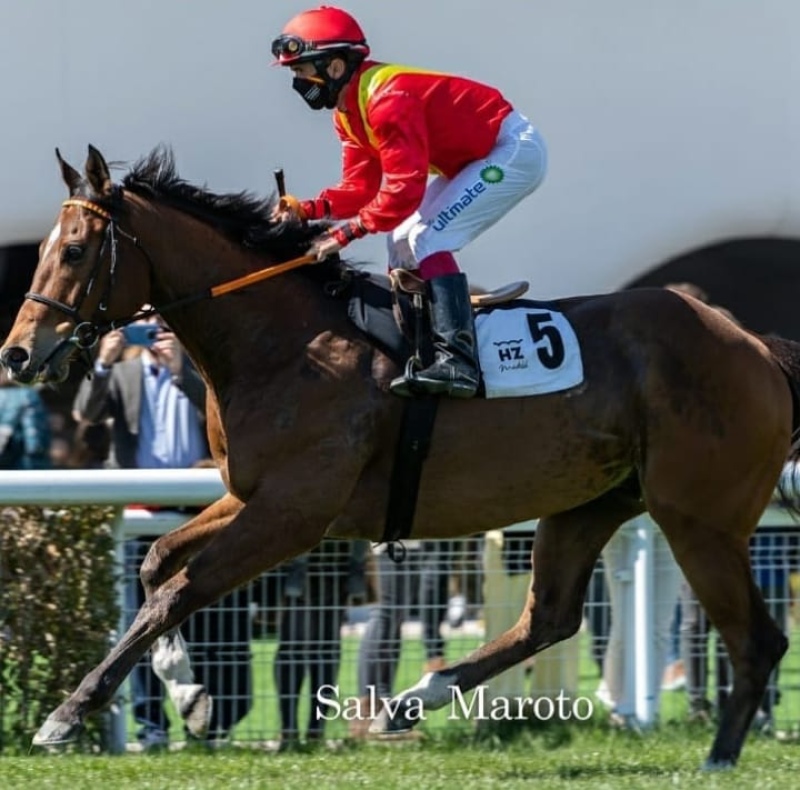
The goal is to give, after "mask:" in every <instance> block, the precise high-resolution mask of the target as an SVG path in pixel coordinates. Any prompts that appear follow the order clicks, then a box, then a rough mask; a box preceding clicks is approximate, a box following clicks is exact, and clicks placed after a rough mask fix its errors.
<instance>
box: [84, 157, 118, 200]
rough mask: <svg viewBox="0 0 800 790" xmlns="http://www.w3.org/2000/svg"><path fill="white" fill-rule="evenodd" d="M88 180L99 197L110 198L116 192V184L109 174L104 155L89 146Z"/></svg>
mask: <svg viewBox="0 0 800 790" xmlns="http://www.w3.org/2000/svg"><path fill="white" fill-rule="evenodd" d="M85 167H86V178H87V179H88V181H89V184H90V186H91V187H92V189H93V190H94V192H95V194H96V195H97V196H98V197H108V196H109V195H110V194H111V193H112V192H113V190H114V183H113V182H112V181H111V175H110V174H109V172H108V165H107V164H106V160H105V159H103V155H102V154H101V153H100V152H99V151H98V150H97V149H96V148H95V147H94V146H93V145H90V146H89V156H88V157H87V158H86V166H85Z"/></svg>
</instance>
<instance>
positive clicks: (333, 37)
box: [272, 5, 369, 66]
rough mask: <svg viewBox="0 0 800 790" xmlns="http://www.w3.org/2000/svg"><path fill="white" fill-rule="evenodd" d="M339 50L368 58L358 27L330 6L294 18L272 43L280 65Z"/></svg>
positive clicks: (340, 10) (365, 43) (361, 32)
mask: <svg viewBox="0 0 800 790" xmlns="http://www.w3.org/2000/svg"><path fill="white" fill-rule="evenodd" d="M342 51H345V52H353V53H356V54H359V55H362V56H363V57H366V56H367V55H369V47H368V46H367V39H366V37H365V36H364V31H363V30H362V29H361V25H359V24H358V22H356V20H355V19H353V17H352V16H350V14H348V13H347V12H346V11H342V9H341V8H334V6H330V5H323V6H320V7H319V8H312V9H311V10H310V11H303V12H302V13H301V14H298V15H297V16H296V17H293V18H292V19H290V20H289V22H288V23H287V24H286V26H285V27H284V28H283V31H282V33H281V35H280V36H278V38H276V39H275V40H274V41H273V42H272V54H273V55H274V56H275V58H276V61H275V62H276V63H278V64H280V65H281V66H290V65H291V64H292V63H301V62H302V61H304V60H315V59H316V58H319V57H322V56H324V55H328V54H331V53H332V52H342Z"/></svg>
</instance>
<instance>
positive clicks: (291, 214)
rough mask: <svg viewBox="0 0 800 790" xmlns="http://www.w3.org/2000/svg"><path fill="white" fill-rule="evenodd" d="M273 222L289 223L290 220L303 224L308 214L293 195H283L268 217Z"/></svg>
mask: <svg viewBox="0 0 800 790" xmlns="http://www.w3.org/2000/svg"><path fill="white" fill-rule="evenodd" d="M270 219H272V221H273V222H289V221H290V220H292V219H297V220H300V222H305V221H306V220H307V219H308V214H307V213H306V210H305V209H304V207H303V204H302V203H301V202H300V201H299V200H298V199H297V198H296V197H294V196H293V195H283V196H282V197H281V198H280V200H278V202H277V203H276V204H275V208H274V209H272V215H271V217H270Z"/></svg>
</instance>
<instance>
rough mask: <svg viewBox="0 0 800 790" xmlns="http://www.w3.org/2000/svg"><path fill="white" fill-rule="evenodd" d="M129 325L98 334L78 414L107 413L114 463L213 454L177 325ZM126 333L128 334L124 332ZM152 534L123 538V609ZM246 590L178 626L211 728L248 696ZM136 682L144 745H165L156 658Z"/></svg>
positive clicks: (191, 460) (134, 591)
mask: <svg viewBox="0 0 800 790" xmlns="http://www.w3.org/2000/svg"><path fill="white" fill-rule="evenodd" d="M131 326H132V327H138V329H134V330H133V331H130V332H128V331H127V330H118V331H112V332H109V333H108V334H107V335H105V336H104V337H103V338H102V340H101V341H100V345H99V349H98V354H97V359H96V362H95V365H94V375H93V376H92V378H91V379H89V380H86V381H84V382H83V383H82V384H81V387H80V389H79V390H78V393H77V396H76V398H75V403H74V417H75V419H76V420H77V421H78V422H79V423H83V422H86V423H94V424H98V423H105V422H106V421H110V425H111V434H112V443H111V457H110V458H109V461H108V465H110V466H116V467H121V468H140V469H150V468H156V469H158V468H161V469H166V468H188V467H191V466H194V465H197V464H198V463H199V462H202V461H203V459H206V458H207V457H208V455H209V450H208V445H207V441H206V437H205V425H204V414H205V396H206V392H205V385H204V383H203V381H202V379H201V378H200V376H199V375H198V373H197V371H196V370H195V369H194V367H193V365H192V364H191V362H190V360H189V359H188V357H187V356H186V355H185V354H184V353H183V349H182V348H181V345H180V343H179V342H178V340H177V338H176V337H175V335H174V334H173V333H172V332H171V331H170V330H169V329H168V328H167V327H166V326H165V325H164V324H163V323H161V322H160V321H159V319H158V317H157V316H153V317H152V318H150V319H147V320H145V321H140V322H137V323H136V324H132V325H131ZM142 328H145V329H147V328H149V330H150V331H149V332H142V331H141V330H142ZM126 335H127V337H128V338H129V339H130V340H131V341H132V342H130V343H128V342H126ZM85 430H87V431H88V428H87V429H85ZM150 542H151V538H150V537H145V536H141V537H139V538H134V539H132V540H129V541H128V542H127V543H126V546H125V556H126V576H127V577H128V578H130V579H131V580H132V582H131V583H130V584H129V585H128V586H127V590H126V594H127V600H126V609H127V610H128V612H129V614H130V615H131V617H132V616H133V614H135V612H136V611H137V610H138V609H139V607H140V606H141V605H142V603H143V601H144V591H143V589H142V587H141V584H140V583H139V581H138V576H137V571H138V568H139V566H140V565H141V561H142V559H143V557H144V556H145V554H146V552H147V550H148V548H149V545H150ZM247 594H248V593H247V591H246V590H240V591H237V592H234V593H232V594H231V595H229V596H226V597H225V598H223V599H222V600H221V601H220V602H218V603H217V604H215V605H214V607H210V608H209V609H206V610H204V611H202V612H197V613H196V614H194V615H193V616H192V617H190V618H189V619H188V620H187V621H186V623H184V625H183V626H182V628H183V631H184V634H185V635H186V637H187V640H188V643H189V648H190V653H191V656H192V658H193V659H194V670H195V674H196V676H197V679H198V682H201V683H203V684H204V685H206V687H207V688H208V691H209V693H210V694H211V695H212V696H213V697H214V698H215V704H214V708H213V715H212V720H211V724H210V737H211V738H221V737H224V736H225V735H227V733H228V732H229V730H230V728H231V727H232V726H233V725H234V724H235V723H236V722H237V721H239V720H240V719H241V718H242V717H243V716H244V715H245V714H246V712H247V710H248V709H249V707H250V704H251V702H250V695H251V688H250V684H251V678H250V665H249V627H250V624H249V615H248V601H247ZM193 638H194V641H193ZM131 683H132V689H133V712H134V718H135V720H136V722H137V724H138V725H139V730H138V732H137V738H138V740H139V742H140V744H141V745H142V747H143V748H144V749H151V748H163V747H165V746H167V745H168V742H169V736H168V733H169V724H170V723H169V719H168V717H167V715H166V713H165V711H164V706H163V703H164V693H163V689H162V688H161V684H160V683H159V681H158V679H157V678H156V676H155V674H154V673H153V671H152V668H151V667H150V666H149V665H147V664H145V663H144V662H141V663H139V664H138V665H137V666H136V667H135V668H134V670H133V672H132V674H131Z"/></svg>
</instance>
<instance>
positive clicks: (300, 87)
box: [292, 77, 336, 110]
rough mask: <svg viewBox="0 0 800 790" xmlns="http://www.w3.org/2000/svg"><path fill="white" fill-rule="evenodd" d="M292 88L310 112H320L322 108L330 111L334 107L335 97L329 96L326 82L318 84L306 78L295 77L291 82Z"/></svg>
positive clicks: (328, 87)
mask: <svg viewBox="0 0 800 790" xmlns="http://www.w3.org/2000/svg"><path fill="white" fill-rule="evenodd" d="M292 88H293V89H294V90H296V91H297V92H298V93H299V94H300V95H301V96H302V97H303V100H304V101H305V103H306V104H307V105H308V106H309V107H310V108H311V109H312V110H322V109H323V108H327V109H329V110H332V109H333V108H334V107H335V106H336V96H331V94H330V86H329V85H328V83H327V82H325V83H320V82H319V81H317V80H310V79H307V78H306V77H295V78H294V79H293V80H292Z"/></svg>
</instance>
